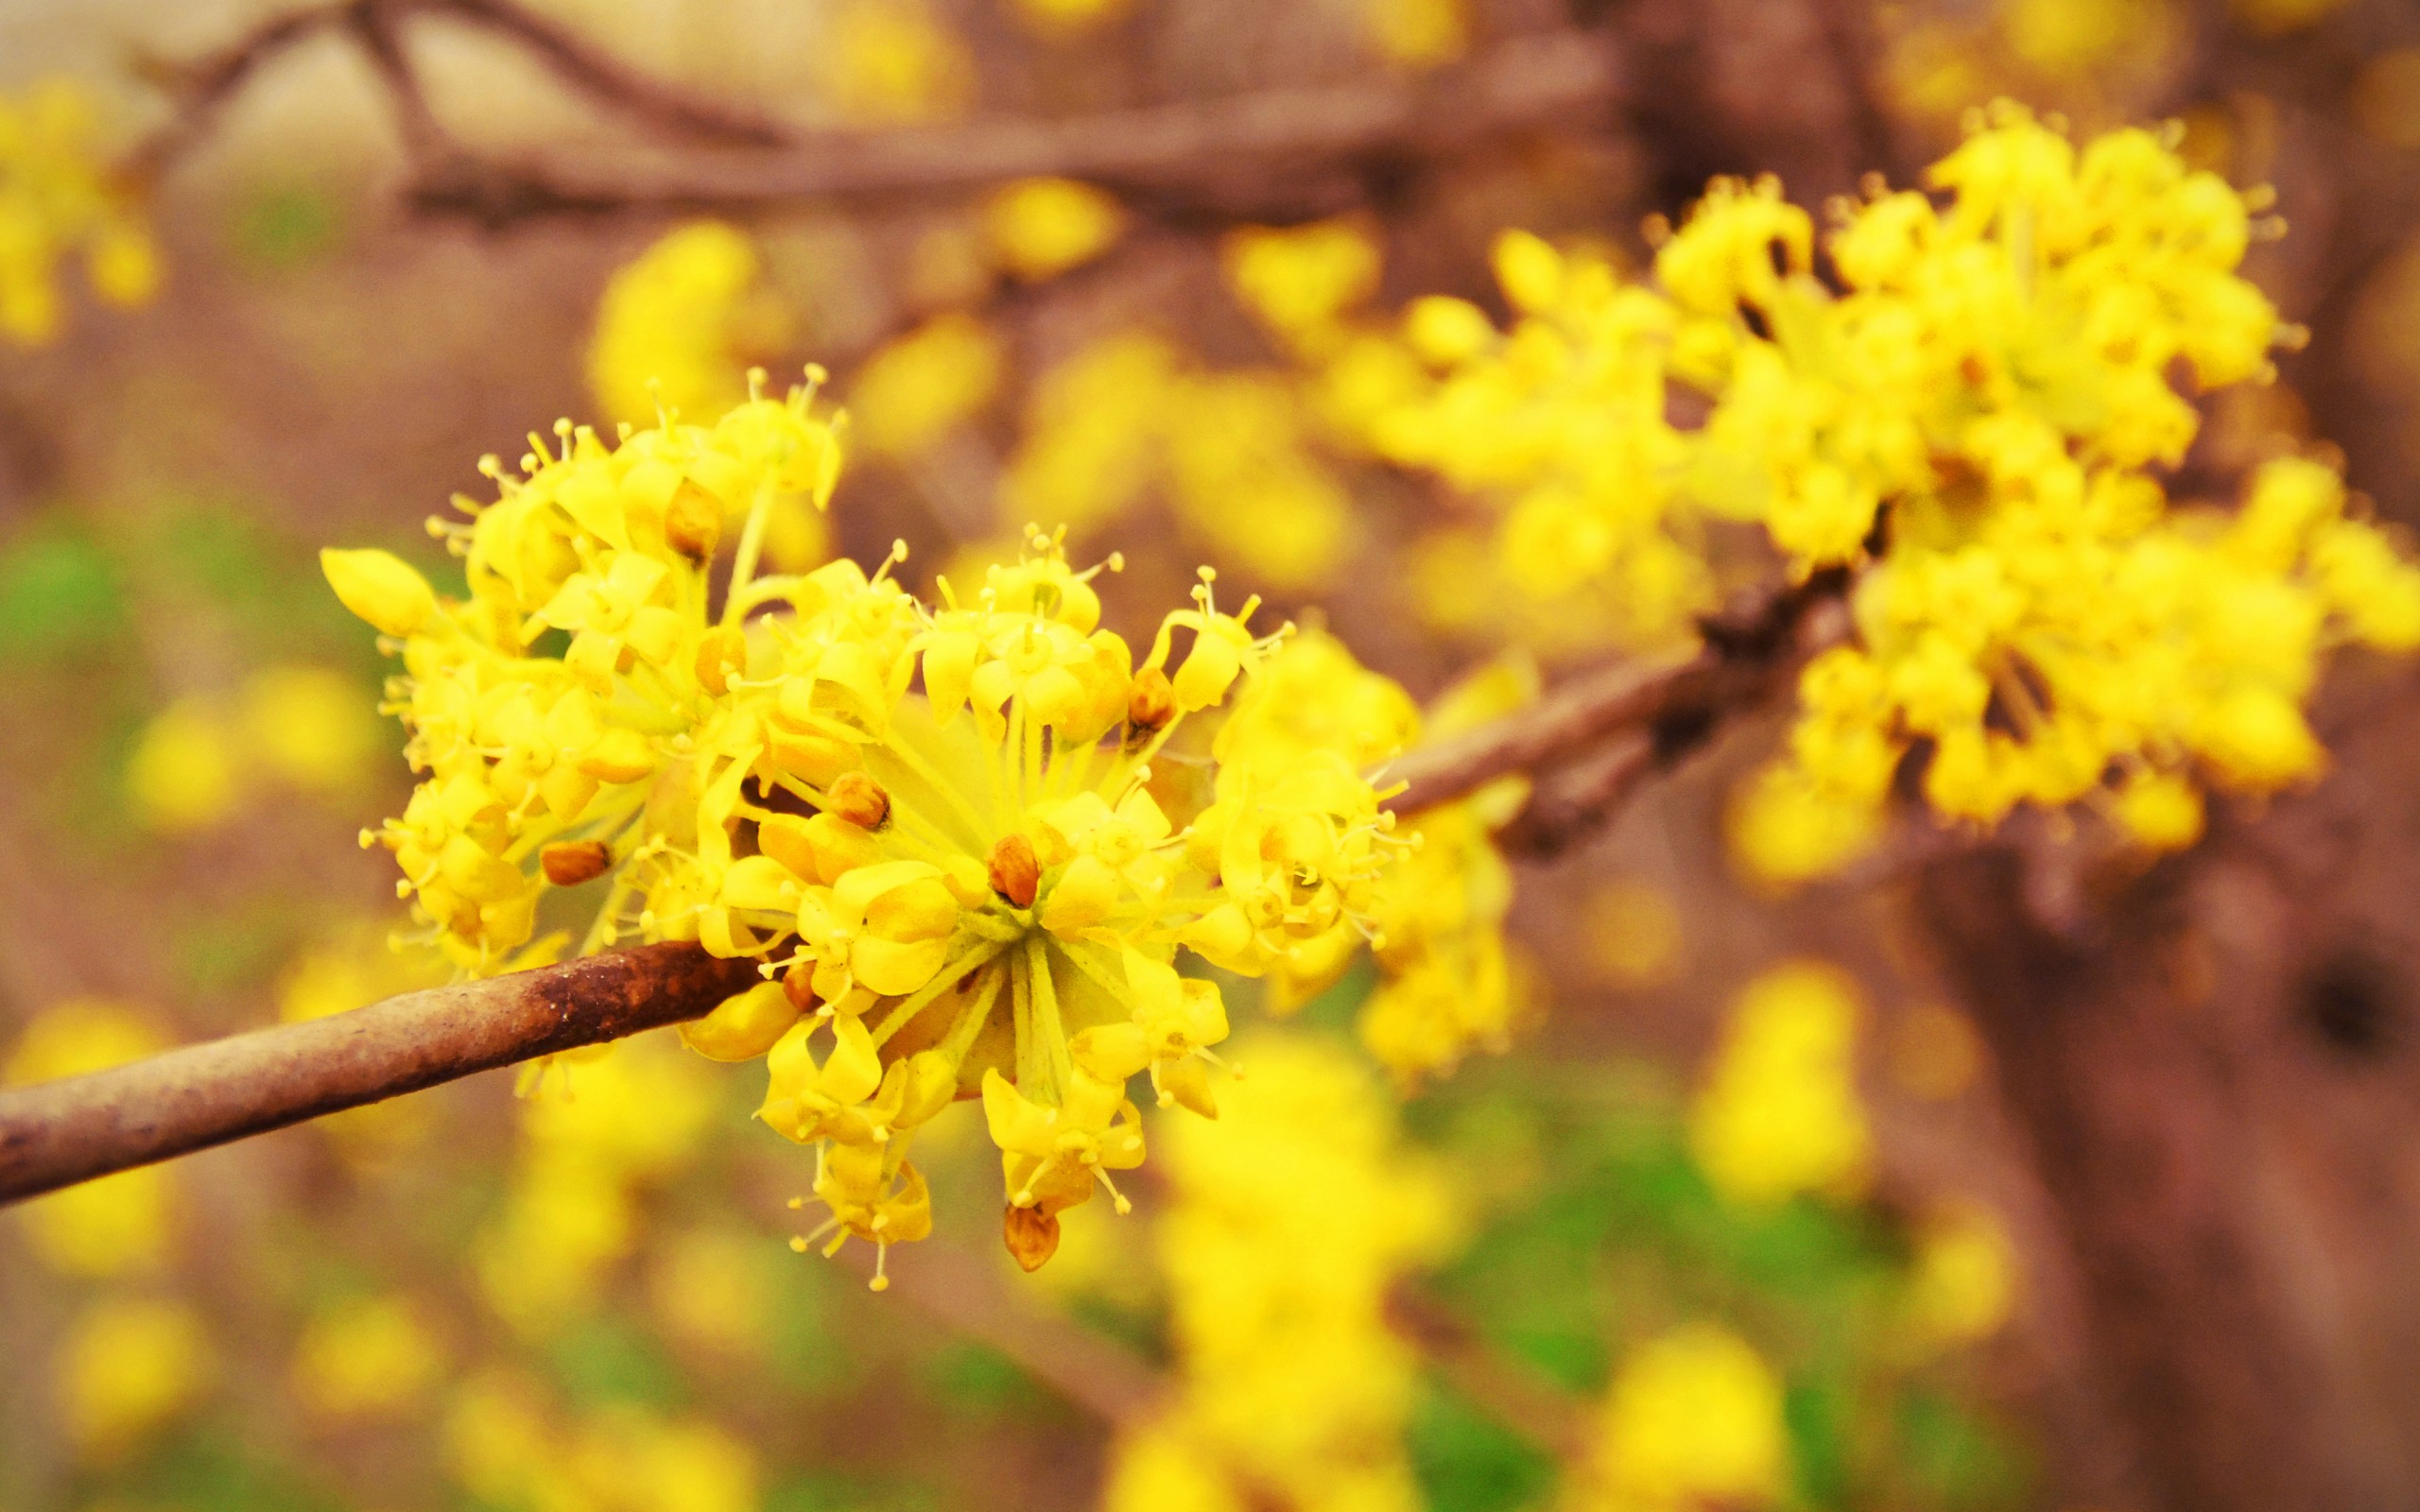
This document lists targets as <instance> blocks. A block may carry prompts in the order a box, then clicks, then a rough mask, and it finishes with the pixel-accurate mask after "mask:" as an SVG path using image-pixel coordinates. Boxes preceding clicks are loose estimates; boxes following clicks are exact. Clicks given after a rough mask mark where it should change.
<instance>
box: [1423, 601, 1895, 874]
mask: <svg viewBox="0 0 2420 1512" xmlns="http://www.w3.org/2000/svg"><path fill="white" fill-rule="evenodd" d="M1847 585H1848V575H1847V574H1846V572H1844V571H1842V570H1840V569H1831V570H1827V571H1824V572H1821V573H1817V574H1816V575H1814V576H1812V577H1809V578H1808V579H1807V580H1806V581H1805V582H1804V583H1799V584H1796V585H1793V586H1790V587H1786V588H1780V589H1775V590H1770V591H1766V592H1762V593H1756V594H1755V595H1753V596H1751V597H1750V598H1748V599H1746V600H1744V601H1743V602H1741V603H1739V604H1737V605H1735V606H1733V607H1732V608H1730V609H1728V610H1724V611H1723V612H1722V613H1720V614H1717V615H1713V616H1710V617H1708V618H1707V619H1705V620H1703V621H1702V622H1701V623H1700V626H1699V629H1700V633H1701V636H1702V644H1700V645H1699V647H1698V649H1697V651H1696V652H1695V653H1694V654H1692V655H1690V656H1688V657H1687V658H1685V660H1681V661H1677V662H1634V661H1625V662H1616V663H1614V664H1613V665H1611V666H1608V667H1606V668H1604V669H1602V670H1600V671H1598V672H1594V673H1590V674H1587V675H1585V676H1582V677H1581V678H1578V679H1574V680H1573V681H1571V682H1568V683H1566V684H1564V686H1563V687H1560V688H1557V689H1556V690H1555V691H1554V692H1553V693H1551V694H1549V695H1547V696H1546V697H1545V698H1542V699H1540V700H1539V701H1538V702H1537V703H1535V704H1533V705H1531V706H1530V707H1529V708H1527V709H1525V710H1522V711H1521V712H1520V713H1516V714H1513V715H1510V716H1508V717H1506V718H1504V719H1500V720H1497V721H1495V722H1494V723H1492V724H1488V725H1483V726H1481V727H1480V728H1478V729H1477V730H1470V731H1468V732H1466V733H1464V734H1461V735H1458V736H1455V737H1454V738H1452V739H1450V740H1443V741H1440V742H1438V743H1437V744H1436V745H1434V746H1429V747H1423V748H1421V749H1418V750H1414V751H1412V752H1410V753H1409V755H1407V756H1405V757H1404V758H1403V759H1402V760H1401V761H1398V762H1396V763H1395V764H1394V765H1393V766H1392V767H1391V768H1390V769H1389V772H1388V776H1389V777H1390V778H1391V779H1392V780H1395V781H1400V782H1404V783H1406V784H1408V791H1406V792H1405V793H1404V794H1403V796H1402V797H1401V798H1399V799H1396V800H1395V803H1394V806H1395V808H1396V809H1397V810H1398V811H1399V812H1402V813H1407V814H1409V813H1416V812H1417V811H1419V810H1421V809H1426V808H1434V807H1436V806H1437V805H1438V804H1440V803H1444V802H1448V801H1450V800H1452V799H1458V798H1461V797H1462V796H1464V795H1465V794H1468V793H1470V792H1471V791H1473V790H1474V789H1476V788H1478V787H1482V786H1484V785H1486V784H1487V783H1488V782H1493V781H1495V779H1496V778H1499V777H1504V776H1508V775H1511V774H1513V773H1515V772H1527V773H1529V774H1530V775H1531V776H1532V777H1534V778H1535V779H1536V782H1537V785H1536V789H1535V791H1534V792H1533V793H1532V794H1531V796H1530V802H1529V806H1528V808H1527V809H1526V810H1525V811H1524V812H1523V813H1522V814H1521V816H1519V817H1518V818H1516V819H1514V820H1513V824H1512V825H1511V826H1509V827H1508V828H1507V830H1506V831H1505V835H1506V839H1507V842H1508V843H1509V844H1512V845H1514V846H1515V847H1517V848H1519V849H1523V850H1530V851H1539V852H1544V853H1551V852H1553V851H1559V850H1561V849H1563V848H1564V846H1566V845H1568V844H1570V843H1571V842H1572V841H1573V840H1574V839H1577V838H1578V837H1580V836H1581V835H1582V834H1584V833H1588V832H1589V831H1591V830H1594V829H1596V828H1598V827H1599V826H1600V825H1601V824H1602V823H1603V822H1604V821H1605V820H1606V819H1607V818H1609V817H1611V816H1612V814H1613V812H1614V811H1615V810H1616V809H1617V808H1618V807H1619V806H1620V804H1621V801H1622V800H1623V799H1625V798H1627V797H1628V796H1629V795H1630V794H1631V793H1632V792H1633V791H1634V790H1635V788H1636V786H1637V784H1638V783H1639V782H1641V781H1642V780H1644V779H1645V778H1646V777H1648V776H1650V775H1651V774H1652V773H1655V772H1659V771H1668V770H1670V769H1671V768H1672V767H1674V766H1676V765H1679V764H1680V763H1681V762H1682V761H1683V760H1685V759H1686V758H1687V757H1688V756H1689V755H1690V754H1691V753H1693V752H1695V751H1696V750H1697V749H1699V748H1700V747H1702V746H1703V745H1704V743H1705V742H1706V741H1707V740H1708V739H1709V738H1711V736H1712V735H1713V734H1714V733H1715V731H1716V730H1719V729H1720V726H1721V725H1722V723H1723V722H1724V721H1725V720H1727V719H1729V718H1731V717H1733V716H1735V715H1737V714H1738V713H1745V712H1747V711H1749V710H1752V709H1755V708H1757V707H1760V706H1762V705H1763V704H1764V703H1765V702H1766V701H1767V699H1768V698H1769V696H1771V695H1772V693H1773V692H1775V691H1776V690H1777V689H1778V688H1779V687H1780V686H1781V685H1782V684H1783V682H1784V681H1785V679H1787V677H1788V675H1789V673H1790V671H1791V670H1793V669H1794V668H1795V667H1796V666H1797V664H1798V663H1799V662H1800V661H1801V660H1803V659H1804V658H1805V656H1806V654H1807V653H1808V652H1809V651H1810V650H1812V649H1815V648H1816V647H1818V646H1820V645H1821V644H1825V643H1827V642H1828V641H1830V640H1832V639H1835V638H1837V637H1838V636H1839V635H1840V634H1841V629H1842V627H1841V623H1840V621H1839V618H1838V616H1837V615H1836V614H1835V613H1833V612H1831V611H1832V610H1837V609H1838V607H1839V604H1840V600H1841V593H1842V592H1843V591H1844V590H1845V589H1846V587H1847Z"/></svg>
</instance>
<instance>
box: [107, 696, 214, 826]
mask: <svg viewBox="0 0 2420 1512" xmlns="http://www.w3.org/2000/svg"><path fill="white" fill-rule="evenodd" d="M242 765H243V756H242V748H241V746H240V744H239V737H238V734H237V731H236V730H235V729H234V728H233V726H232V724H231V723H230V722H229V721H228V719H227V718H226V717H225V715H224V714H223V713H222V712H221V711H220V710H219V708H218V706H217V705H216V702H214V701H213V700H211V699H208V698H202V697H185V698H181V699H179V700H177V701H176V702H175V703H172V704H170V705H169V706H168V707H167V708H165V709H164V710H162V711H161V712H160V713H157V714H155V715H153V716H152V718H151V722H150V723H149V724H147V725H146V726H144V728H143V733H142V735H141V737H140V738H138V739H137V740H136V742H135V745H134V754H133V755H132V756H131V757H130V758H129V759H128V761H127V765H126V786H127V793H128V796H129V797H130V798H132V799H133V800H134V809H135V813H136V815H137V816H139V817H140V818H141V819H142V820H143V822H144V823H145V824H146V825H147V826H148V827H149V828H151V829H154V830H159V831H162V832H164V833H171V834H174V833H186V832H190V831H194V830H206V829H210V828H213V827H214V826H216V825H218V824H221V823H224V822H225V821H226V820H227V819H228V818H229V817H230V816H233V814H234V812H235V809H236V806H237V805H238V804H239V803H240V802H241V801H242V799H243V786H242V774H241V767H242Z"/></svg>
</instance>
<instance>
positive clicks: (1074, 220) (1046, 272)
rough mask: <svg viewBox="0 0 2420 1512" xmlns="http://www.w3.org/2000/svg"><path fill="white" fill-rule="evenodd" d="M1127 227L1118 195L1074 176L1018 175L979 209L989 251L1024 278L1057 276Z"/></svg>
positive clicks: (1097, 251)
mask: <svg viewBox="0 0 2420 1512" xmlns="http://www.w3.org/2000/svg"><path fill="white" fill-rule="evenodd" d="M1125 225H1126V215H1125V213H1124V212H1123V211H1122V210H1120V209H1119V208H1118V204H1117V197H1116V196H1115V195H1112V194H1110V193H1109V192H1108V191H1106V190H1102V189H1096V188H1094V187H1093V186H1092V185H1091V184H1088V183H1080V182H1078V181H1077V180H1073V179H1019V180H1016V181H1014V182H1013V183H1008V184H1003V185H1002V186H1001V187H1000V188H999V189H997V190H995V191H994V193H993V195H992V197H991V198H990V199H989V200H987V201H986V202H985V204H984V207H983V229H984V232H985V234H986V235H987V236H988V237H989V239H990V241H991V243H992V248H993V253H994V256H996V257H997V258H998V259H999V260H1000V263H1001V264H1002V265H1003V266H1006V267H1007V268H1008V269H1009V270H1010V271H1011V272H1012V273H1014V274H1016V275H1017V276H1018V277H1019V278H1024V279H1046V278H1056V277H1057V276H1058V275H1060V274H1061V273H1063V272H1065V271H1067V270H1068V269H1069V268H1071V267H1076V266H1081V265H1082V264H1085V263H1089V262H1091V261H1092V260H1093V259H1094V258H1096V257H1098V256H1099V255H1100V254H1101V253H1103V252H1105V251H1107V250H1108V249H1110V248H1111V247H1113V246H1115V245H1116V242H1117V238H1118V236H1119V235H1120V234H1121V233H1122V232H1124V230H1125Z"/></svg>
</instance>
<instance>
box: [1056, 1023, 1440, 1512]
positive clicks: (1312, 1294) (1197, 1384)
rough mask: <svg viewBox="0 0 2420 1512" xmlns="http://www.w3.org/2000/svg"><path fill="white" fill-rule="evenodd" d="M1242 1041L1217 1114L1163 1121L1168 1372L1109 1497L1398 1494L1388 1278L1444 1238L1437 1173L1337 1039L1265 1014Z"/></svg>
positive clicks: (1352, 1499)
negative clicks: (1166, 1387)
mask: <svg viewBox="0 0 2420 1512" xmlns="http://www.w3.org/2000/svg"><path fill="white" fill-rule="evenodd" d="M1246 1053H1247V1055H1248V1057H1249V1063H1250V1067H1251V1071H1250V1074H1249V1075H1247V1076H1245V1077H1244V1078H1242V1079H1240V1080H1239V1081H1237V1082H1236V1085H1235V1086H1234V1087H1233V1088H1232V1089H1230V1090H1229V1091H1228V1093H1227V1095H1226V1097H1225V1099H1224V1107H1223V1108H1222V1116H1221V1117H1220V1119H1219V1122H1218V1123H1216V1124H1186V1125H1182V1126H1180V1127H1179V1128H1178V1129H1177V1130H1176V1131H1175V1132H1174V1133H1173V1135H1172V1137H1171V1138H1170V1139H1169V1141H1168V1145H1169V1148H1168V1150H1167V1160H1166V1164H1167V1178H1168V1182H1169V1185H1170V1187H1171V1189H1172V1190H1173V1193H1174V1197H1175V1201H1174V1205H1173V1208H1172V1210H1171V1211H1168V1212H1167V1214H1166V1215H1165V1216H1164V1217H1162V1218H1161V1220H1160V1233H1159V1245H1160V1254H1161V1260H1162V1263H1163V1265H1164V1267H1165V1269H1166V1272H1167V1284H1168V1293H1169V1300H1170V1307H1171V1313H1172V1319H1171V1321H1172V1327H1173V1331H1174V1334H1175V1341H1176V1349H1177V1359H1178V1362H1179V1371H1180V1377H1179V1380H1180V1383H1179V1385H1178V1387H1177V1390H1176V1393H1175V1399H1174V1400H1172V1401H1171V1402H1170V1403H1169V1404H1168V1405H1167V1407H1166V1408H1165V1409H1164V1411H1163V1412H1162V1413H1161V1414H1160V1415H1159V1416H1158V1417H1155V1418H1154V1419H1153V1420H1152V1421H1150V1423H1149V1424H1147V1425H1146V1426H1144V1427H1143V1428H1141V1429H1138V1430H1134V1431H1132V1432H1130V1433H1128V1434H1126V1435H1123V1436H1122V1437H1121V1439H1120V1441H1119V1443H1118V1445H1117V1447H1116V1449H1115V1451H1114V1452H1113V1459H1112V1464H1111V1469H1110V1484H1109V1489H1108V1491H1107V1494H1106V1496H1105V1497H1104V1500H1103V1504H1104V1505H1105V1506H1106V1507H1107V1508H1108V1509H1109V1512H1161V1509H1165V1508H1168V1507H1185V1508H1193V1509H1199V1512H1244V1509H1246V1508H1251V1507H1256V1506H1266V1505H1271V1504H1280V1505H1286V1506H1299V1507H1350V1508H1355V1509H1357V1512H1394V1509H1400V1512H1412V1509H1414V1508H1417V1507H1418V1506H1420V1505H1421V1504H1422V1503H1421V1497H1420V1492H1419V1489H1418V1487H1417V1486H1416V1485H1415V1484H1414V1483H1413V1480H1412V1477H1411V1470H1410V1466H1409V1462H1408V1461H1407V1459H1406V1457H1405V1453H1404V1446H1403V1435H1404V1429H1405V1426H1406V1423H1407V1420H1408V1418H1409V1415H1410V1410H1411V1405H1412V1398H1413V1392H1414V1388H1415V1385H1416V1383H1417V1379H1418V1369H1419V1361H1418V1357H1417V1356H1416V1355H1415V1354H1414V1352H1413V1351H1412V1349H1411V1348H1410V1346H1409V1345H1408V1344H1406V1343H1405V1342H1404V1341H1403V1340H1402V1339H1400V1338H1399V1337H1397V1336H1396V1334H1395V1333H1394V1332H1393V1330H1392V1328H1390V1327H1389V1325H1388V1323H1387V1317H1386V1307H1387V1294H1388V1291H1389V1289H1390V1288H1391V1287H1392V1285H1393V1284H1394V1283H1395V1281H1396V1280H1398V1279H1399V1278H1400V1277H1402V1276H1403V1275H1404V1274H1405V1273H1407V1272H1409V1271H1410V1270H1413V1269H1416V1268H1418V1267H1419V1266H1421V1265H1423V1264H1425V1263H1431V1262H1434V1261H1436V1260H1438V1259H1441V1258H1443V1254H1444V1253H1445V1252H1446V1249H1447V1247H1448V1241H1449V1239H1450V1237H1451V1235H1452V1233H1453V1232H1454V1228H1455V1225H1454V1205H1453V1202H1452V1200H1451V1197H1450V1193H1449V1190H1448V1188H1447V1186H1446V1183H1445V1181H1444V1179H1443V1176H1442V1175H1441V1173H1439V1172H1438V1171H1437V1170H1436V1169H1435V1168H1434V1167H1433V1166H1432V1165H1430V1164H1429V1163H1427V1162H1426V1161H1425V1160H1423V1159H1422V1158H1421V1157H1419V1156H1418V1155H1416V1154H1414V1153H1412V1152H1411V1151H1409V1150H1408V1149H1407V1148H1406V1147H1405V1146H1404V1144H1403V1143H1402V1141H1401V1138H1400V1136H1399V1134H1398V1133H1397V1131H1396V1129H1395V1125H1394V1116H1393V1110H1392V1107H1391V1105H1390V1103H1389V1100H1388V1098H1387V1095H1386V1092H1385V1090H1384V1088H1383V1087H1382V1086H1380V1084H1379V1083H1378V1082H1377V1081H1376V1080H1375V1078H1374V1077H1373V1076H1372V1075H1371V1074H1369V1072H1368V1071H1367V1070H1366V1069H1365V1068H1364V1067H1363V1066H1362V1065H1360V1064H1359V1063H1358V1062H1357V1061H1356V1060H1355V1059H1354V1057H1351V1056H1350V1055H1349V1054H1347V1053H1345V1052H1344V1051H1342V1050H1341V1049H1340V1048H1339V1047H1336V1046H1333V1045H1330V1044H1327V1043H1323V1042H1322V1041H1319V1040H1311V1039H1307V1038H1294V1037H1290V1036H1279V1035H1276V1034H1273V1033H1267V1034H1263V1035H1261V1036H1259V1037H1257V1038H1255V1039H1254V1040H1253V1042H1252V1043H1251V1045H1250V1046H1249V1047H1248V1050H1247V1052H1246Z"/></svg>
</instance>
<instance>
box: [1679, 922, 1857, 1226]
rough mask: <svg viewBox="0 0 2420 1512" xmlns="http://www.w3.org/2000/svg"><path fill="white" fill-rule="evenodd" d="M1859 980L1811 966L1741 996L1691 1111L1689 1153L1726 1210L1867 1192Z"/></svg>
mask: <svg viewBox="0 0 2420 1512" xmlns="http://www.w3.org/2000/svg"><path fill="white" fill-rule="evenodd" d="M1862 1016H1863V1008H1862V1006H1861V1005H1860V1004H1859V1002H1858V992H1857V988H1856V984H1855V983H1853V982H1852V981H1850V980H1849V978H1848V977H1846V976H1844V975H1843V974H1841V972H1840V971H1837V970H1836V969H1834V968H1832V967H1829V966H1824V965H1820V964H1817V963H1815V962H1811V961H1798V962H1789V963H1786V964H1784V965H1781V966H1777V967H1774V968H1772V970H1770V971H1766V972H1764V973H1763V974H1762V975H1760V976H1758V977H1757V978H1756V979H1755V980H1754V981H1753V982H1750V983H1749V984H1748V986H1747V987H1746V988H1744V989H1743V990H1742V991H1741V992H1740V994H1739V998H1738V1001H1737V1005H1735V1006H1734V1007H1733V1009H1732V1017H1731V1022H1730V1024H1729V1026H1728V1027H1727V1028H1726V1030H1725V1031H1724V1035H1723V1040H1722V1046H1721V1049H1720V1051H1718V1052H1717V1053H1716V1056H1715V1060H1714V1064H1713V1066H1712V1068H1711V1069H1710V1071H1709V1073H1708V1074H1707V1076H1706V1080H1705V1084H1704V1086H1703V1088H1702V1089H1701V1090H1700V1091H1699V1093H1698V1095H1697V1099H1696V1101H1695V1102H1694V1103H1693V1104H1692V1105H1691V1107H1690V1109H1689V1148H1690V1150H1691V1151H1692V1153H1694V1154H1695V1155H1696V1157H1697V1161H1698V1166H1699V1168H1700V1169H1701V1170H1703V1172H1704V1173H1705V1176H1706V1179H1707V1180H1708V1181H1709V1182H1711V1183H1713V1186H1714V1189H1715V1190H1716V1191H1717V1192H1719V1193H1720V1194H1722V1195H1723V1196H1724V1197H1726V1198H1728V1199H1730V1200H1731V1201H1734V1202H1739V1203H1747V1204H1762V1203H1771V1202H1778V1201H1781V1200H1783V1199H1785V1198H1787V1197H1790V1196H1793V1195H1795V1194H1799V1193H1802V1192H1824V1193H1832V1194H1844V1195H1854V1194H1858V1193H1859V1192H1861V1191H1862V1190H1863V1189H1864V1186H1865V1183H1866V1181H1867V1179H1868V1177H1869V1175H1870V1172H1871V1168H1872V1162H1873V1149H1874V1137H1873V1134H1872V1132H1871V1130H1870V1129H1869V1127H1868V1126H1867V1123H1866V1117H1865V1107H1864V1104H1863V1103H1862V1102H1860V1101H1859V1100H1858V1091H1857V1080H1856V1070H1857V1067H1856V1048H1857V1034H1858V1021H1859V1019H1860V1018H1861V1017H1862Z"/></svg>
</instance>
